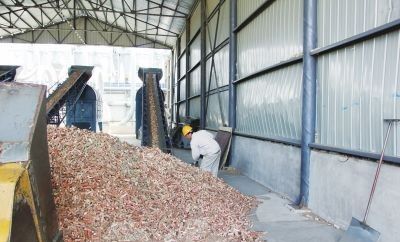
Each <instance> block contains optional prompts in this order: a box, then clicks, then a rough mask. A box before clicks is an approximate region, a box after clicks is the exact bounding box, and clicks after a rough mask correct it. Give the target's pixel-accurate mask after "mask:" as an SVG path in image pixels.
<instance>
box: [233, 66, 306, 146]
mask: <svg viewBox="0 0 400 242" xmlns="http://www.w3.org/2000/svg"><path fill="white" fill-rule="evenodd" d="M301 74H302V64H296V65H292V66H289V67H287V68H283V69H280V70H277V71H274V72H271V73H268V74H266V75H262V76H259V77H257V78H254V79H252V80H250V81H246V82H244V83H239V85H238V87H237V100H238V101H237V109H236V111H237V114H238V116H237V120H236V125H237V127H236V130H237V131H239V132H242V133H246V134H252V135H256V136H262V137H284V138H290V139H297V140H299V139H300V138H301V88H302V81H301V77H302V75H301Z"/></svg>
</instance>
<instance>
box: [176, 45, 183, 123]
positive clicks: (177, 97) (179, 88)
mask: <svg viewBox="0 0 400 242" xmlns="http://www.w3.org/2000/svg"><path fill="white" fill-rule="evenodd" d="M181 38H182V37H180V38H177V40H176V43H177V44H176V46H177V50H176V65H177V66H176V72H177V73H176V74H177V77H178V78H177V80H176V103H178V102H179V101H180V100H181V96H180V95H181V85H180V83H181V82H180V81H179V80H180V79H181V62H180V60H181V59H180V58H179V56H180V54H181V48H182V47H181ZM179 105H180V104H176V113H175V115H176V116H175V118H176V119H175V120H176V122H177V123H179V122H180V120H179Z"/></svg>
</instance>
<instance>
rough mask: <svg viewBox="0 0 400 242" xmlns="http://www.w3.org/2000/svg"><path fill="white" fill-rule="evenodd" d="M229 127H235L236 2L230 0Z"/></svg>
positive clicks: (235, 0)
mask: <svg viewBox="0 0 400 242" xmlns="http://www.w3.org/2000/svg"><path fill="white" fill-rule="evenodd" d="M229 12H230V13H229V16H230V17H229V126H230V127H232V129H235V127H236V86H235V84H234V81H235V80H236V70H237V68H236V60H237V48H236V37H237V35H236V32H235V31H234V30H235V28H236V25H237V0H231V1H230V3H229Z"/></svg>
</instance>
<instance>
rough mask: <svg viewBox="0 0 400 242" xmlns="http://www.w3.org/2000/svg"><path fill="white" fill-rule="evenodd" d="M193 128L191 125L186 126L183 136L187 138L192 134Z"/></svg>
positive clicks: (183, 129)
mask: <svg viewBox="0 0 400 242" xmlns="http://www.w3.org/2000/svg"><path fill="white" fill-rule="evenodd" d="M192 130H193V129H192V127H191V126H190V125H185V126H183V128H182V134H183V136H186V135H187V134H188V133H190V132H192Z"/></svg>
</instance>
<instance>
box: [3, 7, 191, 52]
mask: <svg viewBox="0 0 400 242" xmlns="http://www.w3.org/2000/svg"><path fill="white" fill-rule="evenodd" d="M195 2H196V0H85V1H84V0H50V1H43V0H0V38H3V39H4V38H8V37H11V36H12V37H14V36H16V35H21V34H23V33H25V32H27V31H38V30H47V29H49V28H52V31H55V30H54V29H55V28H54V26H57V28H59V26H61V25H59V23H65V22H66V23H67V25H65V26H66V27H65V26H64V25H63V29H61V31H64V32H65V31H71V30H75V31H74V35H76V37H77V38H78V39H82V40H81V42H84V39H83V37H82V36H80V35H81V34H82V33H84V32H88V33H90V34H91V35H93V32H98V33H103V34H104V32H110V31H111V32H115V31H117V32H118V34H119V33H127V34H135V35H137V36H139V37H141V38H142V39H145V40H147V41H151V42H153V44H154V46H165V47H172V46H173V45H174V44H175V42H176V40H177V37H178V35H179V33H180V32H181V31H182V29H183V28H184V26H185V22H186V18H187V17H188V15H189V13H190V12H191V10H192V8H193V5H194V4H195ZM82 18H86V19H90V20H92V21H96V22H98V23H100V25H104V26H101V27H100V28H99V29H93V28H92V29H87V28H86V27H87V26H80V25H79V26H78V25H77V19H82ZM64 34H65V33H64ZM74 38H75V37H74ZM31 42H34V39H32V41H31ZM52 42H54V40H52ZM113 44H115V45H117V44H118V41H115V43H113ZM134 45H135V43H134Z"/></svg>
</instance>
